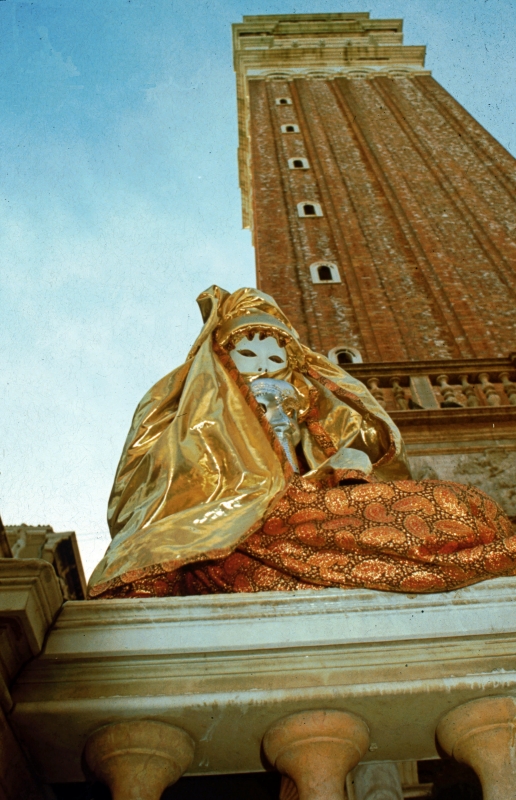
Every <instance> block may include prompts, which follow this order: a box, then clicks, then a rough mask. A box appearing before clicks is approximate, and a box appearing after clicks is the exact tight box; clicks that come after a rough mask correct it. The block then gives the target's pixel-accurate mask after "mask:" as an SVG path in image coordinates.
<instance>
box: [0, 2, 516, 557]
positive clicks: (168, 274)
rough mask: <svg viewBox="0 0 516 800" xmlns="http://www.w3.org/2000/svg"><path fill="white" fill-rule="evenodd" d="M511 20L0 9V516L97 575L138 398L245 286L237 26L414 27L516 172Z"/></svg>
mask: <svg viewBox="0 0 516 800" xmlns="http://www.w3.org/2000/svg"><path fill="white" fill-rule="evenodd" d="M515 10H516V2H511V1H510V0H399V2H390V0H371V1H370V2H363V1H362V0H356V2H352V3H347V2H346V3H342V2H340V3H339V2H335V0H331V1H330V0H312V1H309V0H299V2H286V0H277V1H276V2H274V3H272V2H247V3H246V2H243V1H241V0H224V1H223V0H219V1H218V2H213V1H212V0H208V2H193V0H183V2H176V1H175V0H154V1H153V0H88V2H86V3H85V2H84V0H63V2H57V0H54V1H52V0H34V2H27V1H24V2H20V1H19V0H0V56H1V58H0V129H1V131H2V144H1V147H0V170H1V175H2V181H1V184H0V185H1V187H2V188H1V191H0V253H1V262H2V266H1V269H0V314H1V320H2V325H1V326H0V370H1V375H2V380H1V382H0V425H1V440H0V460H1V474H0V481H1V488H0V497H1V500H0V510H1V514H2V517H3V520H4V522H5V523H6V524H17V523H21V522H26V523H28V524H50V525H53V527H54V529H55V530H76V531H77V534H78V536H79V542H80V544H81V549H82V552H83V557H84V560H85V566H86V569H87V571H88V572H90V571H91V569H92V567H93V566H94V564H95V563H96V561H97V560H98V559H99V558H100V557H101V556H102V553H103V550H104V549H105V546H106V544H107V542H108V541H109V537H108V534H107V526H106V523H105V510H106V504H107V498H108V495H109V491H110V488H111V483H112V480H113V476H114V472H115V469H116V465H117V461H118V458H119V455H120V451H121V448H122V445H123V441H124V438H125V435H126V432H127V429H128V427H129V424H130V420H131V416H132V414H133V411H134V409H135V407H136V404H137V403H138V401H139V399H140V398H141V396H142V395H143V394H144V392H145V391H146V390H147V389H148V388H149V387H150V386H151V385H152V384H153V383H154V382H155V381H156V380H157V379H158V378H160V377H161V376H162V375H164V374H165V373H167V372H168V371H169V370H170V369H172V368H173V367H175V366H176V365H178V364H179V363H181V362H182V361H183V360H184V357H185V355H186V352H187V350H188V348H189V346H190V344H191V342H192V341H193V339H194V338H195V336H196V334H197V332H198V330H199V327H200V316H199V313H198V310H197V306H196V304H195V297H196V296H197V295H198V294H199V292H200V291H202V290H203V289H205V288H206V287H207V286H209V285H211V284H212V283H218V284H219V285H221V286H224V287H225V288H227V289H230V290H234V289H236V288H238V287H239V286H242V285H253V283H254V255H253V250H252V246H251V237H250V234H249V232H248V231H243V230H242V229H241V211H240V194H239V190H238V178H237V161H236V147H237V124H236V100H235V84H234V74H233V70H232V56H231V34H230V25H231V23H232V22H238V21H240V20H241V18H242V15H244V14H272V13H278V14H282V13H283V14H287V13H288V14H290V13H310V12H312V13H313V12H333V11H370V12H371V15H372V16H375V17H403V18H404V30H405V43H406V44H426V45H427V47H428V51H427V66H428V67H429V68H430V69H432V70H433V74H434V77H435V78H436V79H437V80H439V81H440V82H441V83H442V84H443V85H444V86H445V87H446V88H447V89H448V90H449V91H450V92H451V93H452V94H453V95H454V96H455V97H456V98H457V99H458V100H459V101H460V102H462V103H463V105H464V106H465V107H466V108H467V109H468V110H469V111H470V112H471V113H472V114H473V115H474V116H475V117H476V118H477V119H478V120H479V121H480V122H481V123H482V124H483V125H484V126H485V127H486V128H487V129H488V130H489V131H490V132H491V133H492V134H493V135H494V136H495V137H496V138H497V139H498V140H499V141H500V142H501V143H502V144H503V145H504V146H505V147H506V148H507V149H508V150H510V151H511V152H512V153H513V154H515V153H516V81H515V80H514V75H515V74H516V48H515V43H516V14H515Z"/></svg>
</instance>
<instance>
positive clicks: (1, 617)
mask: <svg viewBox="0 0 516 800" xmlns="http://www.w3.org/2000/svg"><path fill="white" fill-rule="evenodd" d="M62 603H63V595H62V593H61V589H60V587H59V582H58V580H57V577H56V574H55V572H54V569H53V567H52V566H51V565H50V564H48V563H47V562H46V561H41V560H39V559H20V560H18V559H14V558H1V559H0V705H1V706H2V708H3V709H4V710H5V711H8V710H9V709H10V707H11V697H10V694H9V685H10V683H11V681H12V679H13V678H14V676H15V675H16V674H17V672H19V670H20V668H21V667H22V666H23V664H25V662H26V661H28V660H29V659H30V658H32V657H33V656H36V655H38V653H40V652H41V648H42V647H43V642H44V640H45V636H46V634H47V631H48V628H49V627H50V625H51V624H52V622H53V621H54V619H55V617H56V615H57V613H58V611H59V609H60V608H61V605H62Z"/></svg>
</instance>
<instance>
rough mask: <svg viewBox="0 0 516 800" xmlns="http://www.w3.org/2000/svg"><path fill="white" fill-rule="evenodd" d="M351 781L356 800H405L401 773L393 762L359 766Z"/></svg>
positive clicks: (350, 778) (350, 777) (351, 776)
mask: <svg viewBox="0 0 516 800" xmlns="http://www.w3.org/2000/svg"><path fill="white" fill-rule="evenodd" d="M349 781H351V783H352V786H353V793H354V800H403V790H402V788H401V778H400V773H399V770H398V767H397V766H396V764H394V763H393V762H392V761H384V762H380V763H376V764H359V765H358V767H356V769H354V770H353V772H352V774H351V775H350V776H349V778H348V783H349Z"/></svg>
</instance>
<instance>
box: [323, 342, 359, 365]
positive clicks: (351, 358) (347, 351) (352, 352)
mask: <svg viewBox="0 0 516 800" xmlns="http://www.w3.org/2000/svg"><path fill="white" fill-rule="evenodd" d="M328 358H329V360H330V361H331V362H333V364H338V366H339V367H345V366H346V365H347V364H361V363H362V355H361V353H360V350H357V348H356V347H349V346H348V345H341V346H340V347H334V348H333V350H330V352H329V353H328Z"/></svg>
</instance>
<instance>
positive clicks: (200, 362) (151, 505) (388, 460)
mask: <svg viewBox="0 0 516 800" xmlns="http://www.w3.org/2000/svg"><path fill="white" fill-rule="evenodd" d="M197 302H198V303H199V306H200V308H201V313H202V315H203V319H204V322H205V324H204V327H203V329H202V331H201V334H200V336H199V337H198V339H197V341H196V342H195V344H194V346H193V348H192V350H191V351H190V354H189V358H188V360H187V361H186V363H185V364H183V365H182V366H180V367H178V368H177V369H176V370H174V371H173V372H171V373H170V374H169V375H167V376H165V377H164V378H163V379H162V380H160V381H159V382H158V383H157V384H156V385H155V386H153V387H152V389H150V391H149V392H148V393H147V394H146V395H145V397H144V398H143V399H142V401H141V403H140V404H139V406H138V408H137V409H136V412H135V415H134V418H133V422H132V425H131V429H130V431H129V434H128V437H127V440H126V443H125V445H124V449H123V452H122V456H121V459H120V463H119V465H118V469H117V473H116V476H115V482H114V485H113V489H112V492H111V497H110V500H109V506H108V524H109V528H110V532H111V535H112V537H113V541H112V543H111V545H110V547H109V548H108V550H107V552H106V555H105V556H104V558H103V559H102V561H101V562H100V563H99V564H98V566H97V567H96V569H95V571H94V573H93V575H92V577H91V579H90V596H91V597H95V596H99V595H101V594H102V593H103V592H104V591H106V590H107V589H108V588H109V586H110V585H112V584H113V583H120V581H122V582H124V583H125V582H130V581H134V580H138V579H140V578H143V577H145V576H146V575H148V574H150V573H151V572H152V573H153V574H156V573H157V572H159V571H163V572H170V571H173V570H174V569H177V568H178V567H180V566H181V565H183V564H187V563H191V562H195V561H201V560H207V559H214V558H222V557H225V556H227V555H229V554H230V553H231V552H232V551H233V550H234V549H235V548H236V547H237V546H238V544H239V543H240V542H242V541H243V540H244V539H245V538H246V537H247V536H249V535H250V534H251V533H252V532H253V530H256V529H257V528H258V527H259V526H260V524H261V521H262V519H263V517H264V515H265V513H266V511H267V510H268V509H269V507H270V506H271V504H272V503H274V502H275V501H277V500H279V499H280V497H281V495H282V494H283V492H284V491H285V489H286V488H287V485H288V479H287V477H286V476H285V474H284V472H283V468H282V465H281V463H280V461H279V459H278V457H277V456H276V455H275V453H274V451H273V449H272V447H271V444H270V442H269V441H268V439H267V436H266V434H265V433H264V429H263V426H262V425H261V424H260V422H259V420H258V418H257V417H256V415H255V414H254V412H253V411H252V410H251V408H250V406H249V405H248V404H247V402H246V401H245V399H244V397H243V395H242V393H241V391H240V388H239V387H238V385H237V383H236V382H235V381H234V380H233V378H232V377H231V376H230V374H229V372H228V371H227V369H226V368H225V367H224V366H223V365H222V363H221V361H220V359H219V358H218V356H217V355H216V353H215V352H214V350H213V344H212V341H213V339H212V336H213V333H214V331H215V332H216V331H217V330H218V329H219V328H220V325H221V323H223V322H227V321H228V320H230V319H234V318H236V317H238V316H241V315H247V314H249V315H250V314H256V313H266V314H269V315H272V316H274V317H276V318H277V319H279V320H280V321H281V322H282V323H284V324H286V325H287V326H288V328H289V330H291V331H292V335H293V338H292V341H291V342H289V344H288V345H287V352H288V354H289V363H290V365H291V367H292V369H293V371H292V372H291V375H290V379H291V380H292V382H293V383H294V384H295V385H296V386H298V387H299V388H300V390H301V391H302V390H303V386H304V387H305V391H306V387H308V388H310V387H315V388H316V389H317V392H318V410H319V414H320V422H321V425H322V427H323V428H324V431H325V432H326V433H327V434H328V435H329V437H330V438H331V440H332V442H333V444H334V446H335V447H336V448H337V449H339V448H346V447H348V446H350V445H352V447H353V448H355V449H360V450H363V451H364V452H366V453H367V454H368V455H369V457H370V458H371V461H372V462H373V465H374V474H376V475H377V477H379V478H380V479H383V480H387V479H390V480H393V479H397V478H405V477H408V476H409V472H408V468H407V466H406V461H405V457H404V451H403V444H402V441H401V437H400V434H399V431H398V429H397V428H396V426H395V425H394V423H393V422H392V420H391V419H390V417H389V416H388V414H387V413H386V412H385V411H384V409H383V408H382V407H381V406H380V405H379V404H378V403H377V402H376V400H375V399H374V398H373V396H372V395H371V394H370V392H369V391H368V390H367V389H366V387H365V386H364V385H363V384H362V383H360V382H359V381H357V380H355V379H354V378H352V377H351V376H349V375H347V374H346V373H344V372H343V371H342V370H341V369H340V368H339V367H337V366H336V365H334V364H332V363H331V362H330V361H328V359H327V358H325V357H324V356H321V355H319V354H316V353H314V352H312V351H311V350H309V349H308V348H306V347H305V346H303V345H301V344H300V343H299V341H298V339H297V334H296V333H295V331H294V329H293V328H292V326H291V325H290V323H289V322H288V319H287V318H286V317H285V315H284V314H283V313H282V311H281V310H280V309H279V307H278V306H277V305H276V303H275V301H274V300H273V299H272V298H271V297H269V296H268V295H266V294H264V293H262V292H259V291H258V290H256V289H240V290H238V291H237V292H234V293H233V294H229V293H228V292H226V291H224V290H223V289H220V288H219V287H217V286H214V287H211V288H210V289H208V290H207V291H206V292H203V293H202V294H201V295H200V297H199V298H198V301H197ZM313 370H315V371H316V373H317V374H318V376H319V377H320V378H322V379H326V382H328V381H331V382H332V383H333V384H334V385H335V387H337V389H338V390H339V393H340V394H341V395H343V396H344V397H345V399H344V400H343V399H342V398H339V397H337V396H336V394H335V392H334V391H332V390H330V389H328V388H327V386H323V385H322V383H321V382H320V380H318V379H317V378H314V377H310V372H311V371H313ZM303 448H304V451H305V455H306V458H307V461H308V463H309V465H310V467H311V468H312V469H314V468H316V467H318V466H320V465H321V464H323V463H324V462H325V461H326V460H327V459H326V456H325V454H324V453H323V452H322V451H321V450H320V449H318V447H317V444H316V443H314V442H312V441H310V437H308V436H307V435H306V432H305V435H304V439H303ZM337 456H338V454H337ZM334 458H335V457H334ZM330 461H331V459H330Z"/></svg>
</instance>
